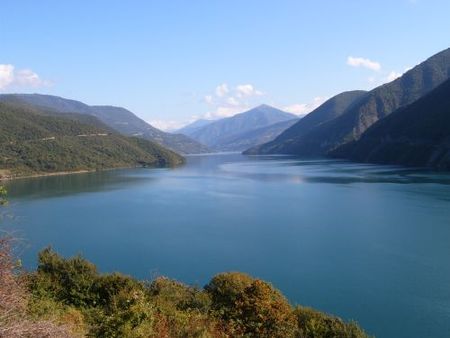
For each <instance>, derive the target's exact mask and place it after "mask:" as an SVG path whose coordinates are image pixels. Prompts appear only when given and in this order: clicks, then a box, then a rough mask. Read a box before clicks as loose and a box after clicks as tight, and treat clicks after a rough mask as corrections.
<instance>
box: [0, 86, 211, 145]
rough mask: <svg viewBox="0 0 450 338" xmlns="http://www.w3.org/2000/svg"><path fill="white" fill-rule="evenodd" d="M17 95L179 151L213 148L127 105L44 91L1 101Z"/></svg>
mask: <svg viewBox="0 0 450 338" xmlns="http://www.w3.org/2000/svg"><path fill="white" fill-rule="evenodd" d="M13 97H15V98H16V99H17V100H21V101H23V102H26V103H28V104H30V105H34V106H37V107H41V108H44V109H47V110H49V109H50V110H53V111H54V112H55V113H58V112H59V113H79V114H85V115H91V116H95V117H97V118H98V119H99V120H100V121H102V122H103V123H104V124H106V125H107V126H109V127H110V128H113V129H114V130H117V131H118V132H120V133H121V134H123V135H127V136H138V137H142V138H144V139H147V140H150V141H155V142H157V143H159V144H160V145H162V146H164V147H167V148H170V149H172V150H174V151H176V152H179V153H184V154H191V153H204V152H209V149H208V148H207V147H206V146H204V145H202V144H200V143H198V142H197V141H194V140H193V139H191V138H189V137H187V136H185V135H181V134H170V133H165V132H163V131H161V130H159V129H156V128H155V127H153V126H151V125H150V124H148V123H147V122H145V121H144V120H142V119H140V118H139V117H137V116H136V115H135V114H133V113H132V112H131V111H129V110H127V109H125V108H121V107H113V106H89V105H87V104H84V103H82V102H79V101H75V100H69V99H65V98H62V97H57V96H51V95H41V94H8V95H0V101H5V100H11V99H12V98H13Z"/></svg>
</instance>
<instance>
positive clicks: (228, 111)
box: [203, 106, 250, 119]
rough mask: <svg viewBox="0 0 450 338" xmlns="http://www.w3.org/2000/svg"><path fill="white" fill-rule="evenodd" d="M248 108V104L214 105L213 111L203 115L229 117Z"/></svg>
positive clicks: (209, 117)
mask: <svg viewBox="0 0 450 338" xmlns="http://www.w3.org/2000/svg"><path fill="white" fill-rule="evenodd" d="M249 109H250V107H248V106H239V107H230V106H219V107H216V108H215V109H214V110H213V111H209V112H207V113H206V114H205V115H204V116H203V117H204V118H205V119H217V118H224V117H231V116H234V115H236V114H239V113H242V112H244V111H246V110H249Z"/></svg>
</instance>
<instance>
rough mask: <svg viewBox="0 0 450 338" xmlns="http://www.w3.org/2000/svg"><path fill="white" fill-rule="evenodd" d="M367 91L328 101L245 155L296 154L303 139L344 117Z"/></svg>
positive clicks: (343, 95) (335, 97)
mask: <svg viewBox="0 0 450 338" xmlns="http://www.w3.org/2000/svg"><path fill="white" fill-rule="evenodd" d="M365 94H366V92H365V91H362V90H355V91H350V92H344V93H342V94H339V95H336V96H334V97H332V98H331V99H329V100H327V101H326V102H325V103H323V104H322V105H321V106H320V107H318V108H317V109H315V110H314V111H312V112H311V113H309V114H308V115H306V116H305V117H303V118H302V119H301V120H299V121H298V122H297V123H295V124H294V125H292V126H291V127H290V128H287V129H286V130H285V131H284V132H282V133H280V135H279V136H278V137H276V138H275V139H273V141H271V142H268V143H264V144H262V143H261V144H259V145H258V146H256V147H254V148H250V149H247V150H246V151H245V152H244V153H245V154H274V153H295V152H296V150H297V147H298V143H299V142H300V140H302V137H304V136H305V135H307V134H308V132H310V131H311V130H313V129H314V128H317V127H320V126H322V125H323V124H324V123H326V122H328V121H331V120H333V119H335V118H336V117H338V116H340V115H342V114H343V113H344V112H345V111H346V110H347V109H348V108H349V107H350V106H351V105H353V104H354V103H355V102H357V101H358V100H360V99H361V98H362V97H363V96H364V95H365Z"/></svg>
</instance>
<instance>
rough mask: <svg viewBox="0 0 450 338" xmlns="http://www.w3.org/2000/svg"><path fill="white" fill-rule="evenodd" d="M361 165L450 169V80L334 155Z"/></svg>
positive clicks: (378, 124)
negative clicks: (369, 163) (398, 165)
mask: <svg viewBox="0 0 450 338" xmlns="http://www.w3.org/2000/svg"><path fill="white" fill-rule="evenodd" d="M331 155H333V156H336V157H344V158H348V159H352V160H355V161H359V162H373V163H388V164H403V165H412V166H428V167H434V168H438V169H445V170H450V80H447V81H445V82H444V83H443V84H441V85H440V86H439V87H437V88H436V89H434V90H433V91H431V92H430V93H429V94H427V95H426V96H424V97H423V98H421V99H419V100H417V101H416V102H414V103H412V104H411V105H409V106H406V107H404V108H400V109H398V110H397V111H395V112H393V113H392V114H390V115H389V116H387V117H386V118H384V119H382V120H380V121H378V122H376V123H375V124H373V125H372V126H371V127H370V128H369V129H367V131H366V132H365V133H364V134H363V135H362V136H361V138H360V139H359V140H358V141H354V142H351V143H348V144H346V145H343V146H341V147H340V148H338V149H336V150H335V151H333V152H332V153H331Z"/></svg>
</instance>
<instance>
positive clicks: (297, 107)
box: [282, 96, 328, 116]
mask: <svg viewBox="0 0 450 338" xmlns="http://www.w3.org/2000/svg"><path fill="white" fill-rule="evenodd" d="M327 99H328V98H326V97H322V96H317V97H315V98H314V99H313V100H312V101H311V102H309V103H295V104H291V105H288V106H285V107H283V108H282V109H283V110H284V111H287V112H289V113H292V114H295V115H298V116H302V115H306V114H308V113H310V112H312V111H313V110H314V109H316V108H318V107H319V106H320V105H322V103H324V102H325V101H326V100H327Z"/></svg>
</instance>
